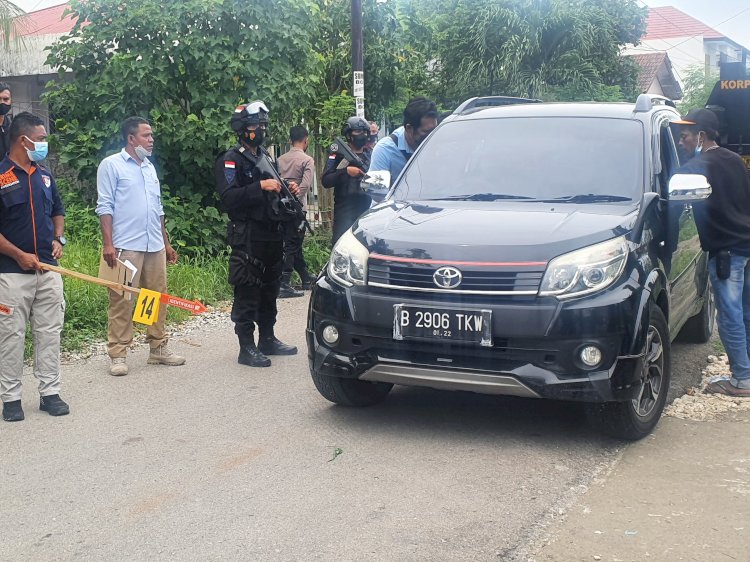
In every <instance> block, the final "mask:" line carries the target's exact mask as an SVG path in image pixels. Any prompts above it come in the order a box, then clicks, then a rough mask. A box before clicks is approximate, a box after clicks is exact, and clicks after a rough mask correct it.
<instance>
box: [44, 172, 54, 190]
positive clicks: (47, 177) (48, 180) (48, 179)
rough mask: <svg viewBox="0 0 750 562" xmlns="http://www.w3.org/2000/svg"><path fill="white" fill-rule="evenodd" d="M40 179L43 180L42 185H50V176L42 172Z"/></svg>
mask: <svg viewBox="0 0 750 562" xmlns="http://www.w3.org/2000/svg"><path fill="white" fill-rule="evenodd" d="M42 180H43V181H44V187H49V186H50V185H52V178H51V177H49V176H45V175H44V174H42Z"/></svg>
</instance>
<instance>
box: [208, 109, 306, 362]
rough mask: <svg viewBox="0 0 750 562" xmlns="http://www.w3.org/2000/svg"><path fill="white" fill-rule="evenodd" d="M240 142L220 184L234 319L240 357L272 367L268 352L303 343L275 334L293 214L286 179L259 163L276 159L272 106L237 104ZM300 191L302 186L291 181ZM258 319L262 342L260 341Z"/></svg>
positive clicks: (234, 122) (219, 168) (221, 170)
mask: <svg viewBox="0 0 750 562" xmlns="http://www.w3.org/2000/svg"><path fill="white" fill-rule="evenodd" d="M231 126H232V130H233V131H234V132H235V133H236V134H237V136H238V138H239V143H238V144H237V146H235V147H233V148H231V149H229V150H228V151H227V152H225V153H224V154H223V155H221V156H220V157H219V158H218V159H217V160H216V167H215V174H216V190H217V191H218V193H219V196H220V197H221V202H222V205H223V207H224V209H225V210H226V211H227V213H228V214H229V219H230V222H229V227H228V231H227V234H228V243H229V245H230V246H231V248H232V253H231V255H230V258H229V283H230V284H231V285H233V286H234V304H233V306H232V321H233V322H234V331H235V333H236V334H237V337H238V339H239V342H240V354H239V358H238V360H237V361H238V362H239V363H241V364H243V365H248V366H250V367H268V366H269V365H271V360H270V359H269V358H268V357H267V356H268V355H294V354H296V353H297V348H296V347H294V346H291V345H286V344H284V343H282V342H281V341H279V340H278V339H277V338H276V336H275V335H274V331H273V328H274V324H275V323H276V299H277V297H278V295H279V287H280V284H281V272H282V268H283V244H284V242H283V223H284V222H285V221H287V220H290V217H289V215H288V213H287V212H285V206H284V205H283V204H282V199H281V197H280V195H279V193H280V191H281V183H280V182H279V181H278V180H277V179H274V178H272V177H270V174H269V173H267V172H261V171H260V170H259V169H258V166H259V165H261V167H265V166H267V161H266V162H261V160H262V159H270V157H269V155H268V153H267V152H266V151H265V150H264V149H263V147H262V145H263V140H264V136H265V132H266V129H267V127H268V108H267V107H266V105H265V104H264V103H263V102H262V101H254V102H251V103H248V104H244V105H241V106H239V107H237V109H236V110H235V112H234V115H232V119H231ZM290 189H291V191H292V192H294V193H295V194H296V192H297V191H298V187H297V186H296V185H295V184H291V185H290ZM255 324H257V325H258V345H257V346H256V345H255V338H254V331H255Z"/></svg>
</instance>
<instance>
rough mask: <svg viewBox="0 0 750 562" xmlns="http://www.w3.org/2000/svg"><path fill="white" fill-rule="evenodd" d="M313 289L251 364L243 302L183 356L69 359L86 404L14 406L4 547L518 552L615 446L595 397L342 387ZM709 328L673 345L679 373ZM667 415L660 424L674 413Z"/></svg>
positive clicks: (142, 351) (507, 555)
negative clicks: (309, 351)
mask: <svg viewBox="0 0 750 562" xmlns="http://www.w3.org/2000/svg"><path fill="white" fill-rule="evenodd" d="M306 307H307V298H299V299H291V300H283V301H279V309H280V310H279V323H278V324H277V334H278V335H279V336H280V337H282V338H283V340H284V341H285V342H289V343H294V344H296V345H298V346H299V347H300V354H299V355H297V356H294V357H277V358H274V359H273V366H272V367H270V368H267V369H251V368H248V367H244V366H241V365H238V364H237V361H236V359H237V346H236V343H235V342H236V340H235V338H234V335H233V332H232V326H231V323H230V322H229V320H228V319H227V318H224V319H221V320H220V321H217V322H216V323H215V324H213V325H209V326H208V327H206V328H205V329H201V330H194V331H185V332H183V333H182V334H180V333H178V334H177V335H176V336H175V337H174V338H173V344H174V348H175V350H176V351H177V352H179V353H180V354H182V355H185V356H186V357H187V365H186V366H185V367H180V368H160V366H158V365H157V366H153V365H146V358H147V354H148V350H147V348H145V347H139V348H138V349H137V350H136V351H135V352H134V353H132V354H131V356H130V357H129V364H130V374H129V375H128V376H126V377H111V376H109V375H108V374H107V371H108V360H107V358H106V356H94V357H91V358H89V359H86V360H79V361H77V362H74V363H71V364H68V365H66V366H65V368H64V373H63V375H64V388H63V396H64V397H65V399H66V400H68V401H69V403H70V405H71V414H70V415H69V416H67V417H64V418H51V417H50V416H48V415H47V414H45V413H41V412H39V410H38V408H37V398H36V396H35V392H34V385H33V384H31V383H32V382H33V381H32V380H31V377H30V375H27V376H28V378H27V379H26V382H27V384H26V385H25V388H26V394H25V396H24V407H25V410H26V420H25V421H24V422H20V423H15V424H9V423H5V424H2V425H0V446H2V451H3V460H2V496H1V497H2V499H1V500H0V510H2V513H3V516H4V519H5V521H6V524H5V525H4V528H3V532H2V533H0V560H19V559H20V560H368V561H369V560H521V559H523V555H524V553H525V552H526V549H527V548H528V547H529V546H530V545H531V544H533V543H534V542H536V541H537V540H539V539H540V538H542V537H543V536H544V534H545V529H546V526H547V525H549V524H551V523H553V522H555V521H556V520H557V519H559V518H560V516H561V514H562V513H564V512H565V510H566V507H567V506H568V505H570V503H571V502H572V501H574V500H575V499H576V498H577V497H578V495H579V494H580V493H581V492H582V491H583V490H585V488H586V486H587V485H588V484H589V483H590V481H591V480H592V478H593V477H594V476H595V475H596V474H600V473H603V472H604V471H606V470H608V469H609V468H610V467H611V465H612V463H614V462H616V460H617V457H618V455H619V453H620V451H621V449H622V444H621V443H619V442H617V441H614V440H610V439H608V438H605V437H603V436H601V435H599V434H598V433H596V432H594V431H593V430H591V429H589V428H588V427H587V425H586V423H585V422H584V419H583V415H582V413H581V412H580V410H579V409H577V408H574V407H571V406H570V405H561V404H557V403H550V402H547V401H541V400H539V401H534V400H522V399H515V398H503V397H492V396H480V395H475V394H469V393H458V392H439V391H433V390H425V389H414V388H404V387H398V388H396V389H394V391H393V393H392V394H391V396H390V397H389V398H388V400H387V401H386V402H385V403H383V404H382V405H379V406H376V407H373V408H367V409H347V408H342V407H336V406H333V405H331V404H330V403H328V402H326V401H325V400H324V399H323V398H322V397H320V395H319V394H318V392H317V391H316V390H315V388H314V386H313V383H312V380H311V378H310V375H309V372H308V368H307V357H306V348H305V346H304V327H305V326H304V318H305V316H306V310H307V308H306ZM711 352H712V349H711V347H710V346H689V347H681V346H678V347H676V348H675V350H674V361H675V365H674V373H675V381H674V385H673V389H674V391H675V392H677V391H679V390H680V389H682V388H684V387H686V386H689V385H690V384H692V383H693V382H695V380H697V379H698V377H699V371H700V368H701V367H702V366H703V365H704V364H705V358H706V356H707V355H708V354H710V353H711ZM657 431H658V429H657Z"/></svg>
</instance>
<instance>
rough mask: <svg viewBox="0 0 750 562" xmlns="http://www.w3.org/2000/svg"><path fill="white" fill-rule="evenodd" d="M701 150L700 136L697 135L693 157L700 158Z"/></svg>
mask: <svg viewBox="0 0 750 562" xmlns="http://www.w3.org/2000/svg"><path fill="white" fill-rule="evenodd" d="M702 150H703V141H702V140H701V137H700V134H699V135H698V146H696V147H695V155H696V156H700V153H701V151H702Z"/></svg>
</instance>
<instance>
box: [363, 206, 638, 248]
mask: <svg viewBox="0 0 750 562" xmlns="http://www.w3.org/2000/svg"><path fill="white" fill-rule="evenodd" d="M637 213H638V205H637V204H635V203H634V204H633V205H632V206H628V205H606V204H586V205H576V204H569V203H562V204H554V205H553V204H549V203H529V202H524V203H507V202H489V203H488V202H447V201H430V202H412V203H404V202H386V203H383V204H381V205H378V206H377V207H375V208H373V209H371V210H370V211H368V212H367V213H365V214H364V215H363V216H362V217H360V218H359V220H358V221H357V222H356V223H355V225H354V233H355V235H356V236H357V238H358V239H359V240H360V241H361V242H362V243H363V244H365V246H367V248H368V250H369V251H370V252H371V253H376V254H380V255H385V256H395V257H405V258H415V259H435V260H452V261H453V260H462V261H486V260H487V259H488V258H492V260H493V261H514V262H515V261H524V262H526V261H544V262H547V261H549V260H550V259H552V258H554V257H555V256H559V255H561V254H564V253H567V252H570V251H573V250H576V249H578V248H582V247H585V246H588V245H590V244H595V243H597V242H602V241H604V240H609V239H610V238H614V237H617V236H620V235H623V234H626V233H627V232H629V231H630V230H631V228H632V226H633V223H634V222H635V219H636V217H637Z"/></svg>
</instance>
